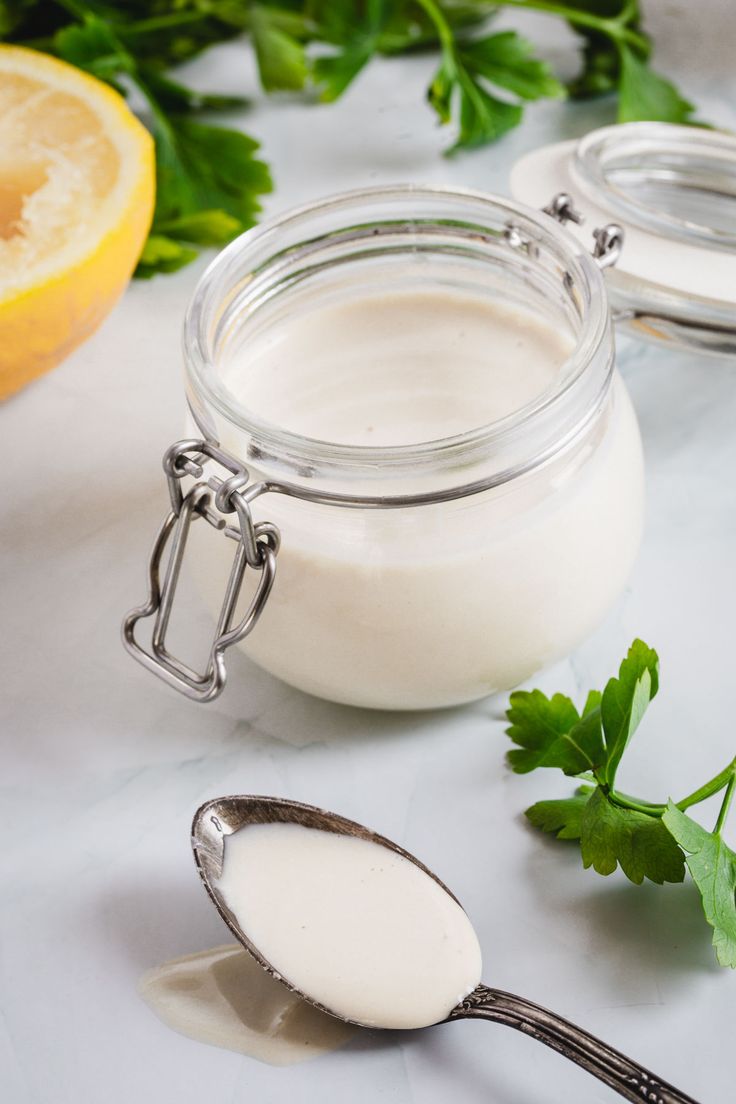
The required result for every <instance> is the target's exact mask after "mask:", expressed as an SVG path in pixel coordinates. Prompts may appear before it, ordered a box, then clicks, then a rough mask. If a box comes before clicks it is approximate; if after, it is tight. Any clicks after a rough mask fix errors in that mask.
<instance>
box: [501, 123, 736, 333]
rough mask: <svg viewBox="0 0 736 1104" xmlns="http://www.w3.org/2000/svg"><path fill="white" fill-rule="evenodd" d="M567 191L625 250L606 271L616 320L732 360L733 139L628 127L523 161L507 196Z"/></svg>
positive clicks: (542, 198) (539, 197)
mask: <svg viewBox="0 0 736 1104" xmlns="http://www.w3.org/2000/svg"><path fill="white" fill-rule="evenodd" d="M560 191H562V192H567V193H569V194H570V195H571V196H572V197H573V200H574V202H575V205H576V207H577V208H578V209H579V211H580V213H581V214H582V216H583V217H584V220H585V229H584V230H583V231H581V230H580V229H579V228H578V227H576V226H574V225H572V224H570V225H569V227H568V228H569V229H570V230H571V232H572V233H574V234H577V235H580V234H581V233H582V234H588V233H589V232H590V227H591V224H593V225H597V224H598V223H599V222H605V221H610V220H611V219H615V220H616V221H617V222H618V223H619V224H620V225H621V226H622V227H623V229H624V233H625V242H624V247H623V250H622V253H621V257H620V260H619V262H618V264H617V266H616V268H615V269H609V270H608V271H607V272H606V280H607V284H608V289H609V297H610V300H611V305H612V307H613V310H614V315H615V317H616V318H617V320H618V322H619V323H620V324H621V325H622V326H623V327H624V328H628V329H630V330H632V331H633V332H635V333H636V334H637V335H638V336H640V337H644V338H654V339H657V340H660V341H667V342H670V343H675V344H678V345H682V346H685V347H690V348H696V349H699V350H702V351H707V352H714V353H722V354H724V353H725V354H736V137H734V136H732V135H730V134H726V133H722V132H719V131H712V130H701V129H696V128H693V127H681V126H674V125H671V124H668V123H626V124H621V125H618V126H611V127H604V128H603V129H601V130H596V131H593V132H592V133H590V134H588V135H586V136H584V137H583V138H581V139H580V140H578V141H572V142H569V141H568V142H561V143H557V144H555V145H552V146H546V147H543V148H542V149H539V150H535V151H534V152H532V153H530V154H527V155H526V156H525V157H523V158H522V159H521V160H520V161H519V162H517V164H516V165H515V166H514V168H513V170H512V174H511V192H512V194H513V195H514V196H515V198H517V199H520V200H522V201H523V202H526V203H529V204H531V205H534V206H540V205H543V204H544V203H545V202H546V201H547V200H548V198H549V196H550V195H551V194H553V193H555V192H560Z"/></svg>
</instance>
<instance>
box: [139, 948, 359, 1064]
mask: <svg viewBox="0 0 736 1104" xmlns="http://www.w3.org/2000/svg"><path fill="white" fill-rule="evenodd" d="M139 992H140V995H141V996H142V997H143V1000H144V1001H145V1002H146V1004H147V1005H148V1006H149V1008H150V1009H151V1010H152V1011H153V1012H154V1013H155V1014H156V1015H157V1016H158V1018H159V1019H160V1020H161V1021H162V1022H163V1023H165V1024H166V1025H167V1027H170V1028H172V1030H174V1031H178V1032H179V1034H181V1035H187V1036H188V1037H189V1038H190V1039H196V1040H197V1041H198V1042H201V1043H209V1044H210V1045H211V1046H218V1047H223V1048H224V1049H225V1050H234V1051H237V1052H238V1053H240V1054H247V1055H249V1057H251V1058H256V1059H258V1061H259V1062H266V1063H268V1064H269V1065H272V1066H286V1065H292V1064H293V1063H295V1062H304V1061H306V1060H308V1059H309V1058H316V1057H317V1056H318V1055H320V1054H326V1053H327V1052H328V1051H331V1050H336V1049H337V1048H338V1047H341V1046H344V1044H345V1043H347V1042H348V1040H349V1039H351V1038H352V1036H353V1035H354V1034H355V1032H356V1030H357V1028H355V1027H352V1026H351V1025H350V1024H346V1023H343V1021H342V1020H336V1019H335V1018H334V1016H328V1015H327V1014H326V1013H324V1012H320V1011H319V1009H317V1008H314V1007H313V1005H311V1004H307V1002H306V1001H303V1000H301V999H300V998H299V997H297V996H296V995H295V994H294V993H290V992H289V990H288V989H287V988H286V987H285V986H283V985H282V984H281V983H280V982H278V981H275V980H274V978H272V977H271V976H270V974H267V973H266V971H265V970H263V969H262V968H261V967H260V966H259V964H258V963H257V962H256V960H255V959H254V958H253V957H252V956H251V955H250V954H248V952H247V951H245V950H243V948H242V947H240V946H237V945H235V946H233V945H230V946H226V947H215V948H213V949H212V950H209V951H201V952H200V953H199V954H193V955H186V956H185V957H184V958H175V959H173V961H171V962H165V963H164V964H163V965H162V966H157V967H156V968H155V969H153V970H149V971H148V973H147V974H145V975H144V977H143V978H141V981H140V984H139Z"/></svg>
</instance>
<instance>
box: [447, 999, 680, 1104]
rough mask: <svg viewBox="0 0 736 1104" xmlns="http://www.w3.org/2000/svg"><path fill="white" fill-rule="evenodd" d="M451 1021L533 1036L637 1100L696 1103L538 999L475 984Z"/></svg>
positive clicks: (452, 1013)
mask: <svg viewBox="0 0 736 1104" xmlns="http://www.w3.org/2000/svg"><path fill="white" fill-rule="evenodd" d="M447 1019H448V1021H450V1020H466V1019H471V1020H473V1019H479V1020H493V1021H494V1022H496V1023H503V1024H507V1026H508V1027H515V1028H516V1029H517V1031H523V1032H524V1034H525V1035H531V1037H532V1038H533V1039H538V1040H539V1042H540V1043H544V1044H545V1045H546V1046H548V1047H552V1049H553V1050H556V1051H558V1052H559V1053H560V1054H562V1055H564V1056H565V1058H569V1059H570V1061H571V1062H576V1063H577V1064H578V1065H579V1066H582V1067H583V1069H586V1070H587V1071H588V1073H592V1074H593V1076H594V1077H597V1078H599V1079H600V1080H601V1081H603V1082H605V1084H606V1085H609V1086H610V1087H611V1088H612V1089H614V1090H615V1091H616V1092H617V1093H619V1095H620V1096H623V1097H625V1098H626V1100H631V1101H635V1102H637V1104H641V1102H642V1101H646V1102H647V1104H698V1102H697V1101H696V1100H694V1099H693V1097H691V1096H687V1095H686V1093H684V1092H680V1090H679V1089H676V1088H674V1087H673V1086H672V1085H669V1084H667V1082H666V1081H662V1080H661V1078H659V1077H655V1076H654V1074H653V1073H650V1072H649V1070H647V1069H644V1067H643V1066H640V1065H639V1064H638V1062H633V1061H632V1060H631V1059H630V1058H627V1057H626V1055H624V1054H621V1053H620V1052H619V1051H618V1050H614V1049H613V1047H610V1046H608V1044H607V1043H603V1042H601V1040H600V1039H596V1038H595V1036H594V1035H590V1034H589V1033H588V1032H587V1031H583V1030H582V1028H580V1027H576V1026H575V1024H572V1023H570V1022H569V1021H568V1020H563V1018H562V1016H557V1015H556V1014H555V1013H554V1012H548V1011H547V1009H546V1008H540V1006H539V1005H538V1004H532V1002H531V1001H528V1000H524V998H523V997H515V996H514V995H513V994H512V993H504V992H502V991H501V990H500V989H489V988H488V986H486V985H479V986H478V987H477V988H476V989H474V990H473V992H472V993H470V994H469V995H468V996H467V997H466V998H465V1000H464V1001H462V1002H461V1003H460V1004H459V1005H458V1006H457V1008H453V1010H452V1012H451V1013H450V1015H449V1016H448V1017H447Z"/></svg>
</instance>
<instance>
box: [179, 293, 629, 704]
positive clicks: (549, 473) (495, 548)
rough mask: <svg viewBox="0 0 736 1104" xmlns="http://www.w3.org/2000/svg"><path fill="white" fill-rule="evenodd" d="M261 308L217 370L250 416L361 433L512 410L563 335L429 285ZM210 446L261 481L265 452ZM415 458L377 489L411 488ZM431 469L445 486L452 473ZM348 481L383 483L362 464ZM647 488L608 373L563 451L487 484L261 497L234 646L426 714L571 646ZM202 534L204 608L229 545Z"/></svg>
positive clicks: (552, 382) (399, 432)
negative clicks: (596, 407) (343, 497)
mask: <svg viewBox="0 0 736 1104" xmlns="http://www.w3.org/2000/svg"><path fill="white" fill-rule="evenodd" d="M274 309H275V308H274ZM257 318H258V313H257V312H256V315H255V320H254V323H253V333H252V334H251V335H250V336H249V337H248V339H247V341H245V340H244V341H243V343H242V345H239V346H238V347H237V348H235V349H234V350H233V351H232V354H231V359H230V360H227V359H226V360H225V361H224V362H223V363H222V364H221V365H220V367H219V371H220V372H221V375H222V380H223V382H224V383H225V384H226V385H227V386H229V388H230V389H231V390H232V392H233V393H234V394H236V395H237V397H238V398H239V400H240V401H241V402H242V403H244V404H245V405H246V406H248V407H249V408H251V409H252V411H253V413H254V414H255V415H257V416H258V417H259V418H261V419H263V420H270V421H271V422H273V423H275V424H278V425H279V426H281V427H286V428H287V429H291V430H292V431H295V432H299V433H301V434H310V435H312V436H315V437H318V438H323V439H328V440H330V441H332V442H342V443H343V444H346V443H347V444H352V445H359V446H377V445H387V444H388V445H397V444H411V443H416V442H420V441H437V440H438V439H442V438H444V437H447V436H448V435H450V434H456V433H459V432H463V431H470V430H472V429H473V428H476V427H479V426H482V425H484V424H488V423H489V422H490V423H493V422H495V421H496V420H498V419H499V418H503V417H505V416H507V415H509V414H512V413H513V412H515V411H518V410H520V409H522V408H524V407H525V406H527V405H528V404H530V403H533V402H534V401H535V400H539V399H540V397H541V396H544V395H547V394H552V393H553V392H554V391H555V389H556V388H559V386H560V383H561V380H562V378H563V373H564V366H565V361H566V358H567V355H568V353H569V351H570V349H571V346H572V342H573V338H572V336H571V335H570V334H569V333H568V332H567V331H566V330H564V329H561V327H560V326H559V325H558V326H555V325H553V324H552V323H551V322H550V321H547V320H546V319H544V318H543V317H541V316H540V315H538V314H536V315H534V314H532V313H531V311H529V312H526V311H524V310H523V309H522V308H521V307H513V308H512V307H511V306H509V305H498V304H497V303H494V301H493V298H492V297H491V296H488V297H486V298H484V297H483V296H482V295H481V294H480V293H478V292H476V293H471V292H470V291H450V290H445V291H439V290H437V289H436V288H434V289H433V288H432V287H431V283H430V285H429V288H428V290H427V291H425V292H420V291H412V292H404V291H397V292H396V293H395V294H393V295H391V296H390V297H389V296H388V295H383V296H381V295H378V294H377V293H376V292H375V291H374V292H373V293H372V294H370V295H369V294H366V295H363V296H362V297H356V296H353V297H352V298H351V297H350V296H349V295H347V293H346V297H345V298H343V299H342V300H339V299H338V300H337V301H332V300H330V299H329V298H328V300H327V301H326V302H323V301H322V300H321V299H320V297H319V294H316V295H313V296H312V298H311V299H310V300H309V304H308V309H304V305H303V304H302V307H301V308H299V309H296V310H294V312H293V313H289V312H287V310H286V309H285V308H281V314H279V315H278V317H277V318H276V319H275V320H274V318H270V319H267V320H266V321H265V322H264V323H262V324H258V323H257ZM259 325H260V328H259ZM221 440H222V444H223V446H224V447H225V448H226V449H229V450H230V451H231V452H233V453H234V454H236V455H239V456H240V457H242V458H244V459H245V460H246V463H247V465H248V468H249V470H250V472H251V475H252V477H253V479H254V480H257V479H261V478H268V476H269V475H270V474H271V473H270V470H269V468H268V461H267V459H266V460H265V461H264V462H263V468H262V470H261V469H259V466H258V465H259V461H258V459H257V458H255V459H250V460H249V459H247V455H248V454H247V440H246V439H245V438H244V436H243V435H242V434H241V431H239V430H238V429H237V428H236V427H235V426H234V424H232V423H227V424H224V425H223V427H222V436H221ZM365 453H366V455H365V471H366V473H368V474H369V475H372V468H371V456H370V450H369V449H368V448H366V450H365ZM413 470H414V469H411V470H410V471H408V472H407V473H406V475H404V474H403V473H401V474H399V475H396V476H395V477H394V478H393V479H392V480H391V483H390V488H389V487H388V486H387V484H386V483H379V492H378V493H389V492H390V493H391V494H392V495H397V494H406V493H411V492H412V491H414V490H415V489H416V484H415V483H413V482H412V479H413V474H412V472H413ZM442 478H443V479H445V480H447V479H454V481H455V485H456V484H457V482H458V480H459V481H460V482H462V480H463V471H462V470H458V471H455V472H451V473H448V472H447V471H444V472H443V473H442ZM315 482H316V483H317V484H319V477H317V479H316V480H315ZM442 485H443V484H442V482H441V480H439V481H438V483H437V484H436V486H438V487H441V486H442ZM450 485H453V484H450ZM347 486H348V489H350V488H351V487H352V491H351V493H358V494H360V493H361V491H362V492H363V493H374V494H375V493H376V486H375V483H374V484H370V482H369V480H368V478H367V477H366V481H365V483H364V484H360V483H359V484H358V485H357V486H355V485H352V484H347ZM425 489H426V488H425ZM643 490H644V484H643V460H642V450H641V441H640V437H639V431H638V427H637V423H636V417H635V415H634V412H633V409H632V406H631V403H630V400H629V397H628V394H627V392H626V389H625V387H624V385H623V383H622V381H621V380H620V378H619V377H618V375H615V376H614V381H613V386H612V388H611V390H610V392H609V395H608V397H607V399H606V401H605V405H604V407H603V409H602V411H601V412H600V413H599V414H598V416H597V420H596V419H595V418H594V419H593V421H592V423H591V428H590V429H589V431H588V432H587V433H586V434H584V435H583V436H582V437H581V439H580V440H579V441H578V442H577V444H576V445H575V447H573V448H571V449H569V450H567V451H565V452H563V453H562V454H561V455H560V456H559V457H555V458H553V459H552V460H550V461H548V462H546V463H544V464H542V465H540V466H539V467H538V468H536V469H534V470H533V471H531V472H529V473H527V474H525V475H522V476H519V477H515V478H513V479H511V480H509V481H508V482H506V483H504V484H503V485H502V486H499V487H496V488H494V489H491V490H488V491H485V492H483V493H482V494H475V495H469V496H467V497H464V498H461V499H457V500H454V501H449V502H438V503H436V504H431V505H426V506H420V507H417V506H414V507H410V508H406V509H399V510H397V509H391V510H366V509H341V508H339V507H336V506H329V505H319V504H315V503H313V502H304V501H300V500H298V499H295V498H286V497H284V496H283V495H279V494H266V495H264V496H263V497H261V498H259V499H257V500H256V501H255V503H254V505H253V513H254V517H255V518H256V519H257V520H261V519H262V520H267V521H271V522H273V523H274V524H276V525H277V526H278V527H279V529H280V531H281V536H282V543H281V550H280V552H279V556H278V569H277V577H276V582H275V585H274V588H273V591H272V593H271V595H270V597H269V599H268V602H267V604H266V607H265V609H264V612H263V614H262V616H261V618H260V620H259V622H258V624H257V626H256V628H255V630H254V631H253V632H252V633H251V635H250V636H248V638H247V639H246V640H245V641H244V642H243V644H242V647H243V648H244V650H245V651H246V652H247V654H248V655H249V656H251V657H252V658H253V659H254V660H255V661H256V662H257V663H258V664H259V665H260V666H262V667H264V668H265V669H266V670H267V671H270V672H272V673H273V674H275V675H277V676H278V677H280V678H282V679H284V680H285V681H286V682H289V683H291V684H292V685H294V686H296V687H298V688H300V689H302V690H305V691H307V692H308V693H311V694H315V695H317V696H320V697H324V698H328V699H332V700H334V701H339V702H344V703H347V704H350V705H358V706H368V707H373V708H381V709H427V708H436V707H439V706H448V705H455V704H459V703H462V702H466V701H471V700H473V699H476V698H481V697H484V696H485V695H487V694H490V693H494V692H497V691H500V690H506V689H509V688H511V687H513V686H515V685H518V684H519V683H520V682H523V681H524V680H525V679H527V678H529V677H531V676H532V675H533V674H535V673H536V672H537V671H539V670H540V669H541V668H542V667H545V666H546V665H548V664H550V663H552V662H554V661H556V660H557V659H559V658H561V657H562V656H565V655H567V654H569V652H570V651H572V650H573V648H575V647H576V646H577V645H578V644H579V643H580V642H581V641H582V640H583V639H584V638H585V637H586V636H587V635H588V634H589V633H590V632H591V631H592V630H593V629H594V628H596V627H597V625H598V624H599V622H600V621H601V619H602V618H603V616H604V615H605V613H606V612H607V611H608V610H609V608H610V607H611V605H612V603H613V602H614V600H615V599H616V598H617V597H618V596H619V595H620V593H621V591H622V590H623V587H624V586H625V583H626V580H627V578H628V576H629V573H630V570H631V567H632V564H633V561H634V558H635V555H636V552H637V550H638V547H639V542H640V537H641V529H642V520H643V506H644V495H643ZM207 529H209V527H208V526H198V525H195V526H193V528H192V535H191V538H190V539H191V541H192V545H193V546H194V547H193V548H192V552H191V555H190V557H189V562H190V563H191V564H192V569H193V571H194V572H195V573H196V574H197V576H198V578H199V585H200V588H201V590H202V591H203V592H204V594H205V595H206V597H207V601H208V604H209V605H210V607H211V608H212V610H213V612H215V613H216V612H217V611H219V608H220V605H221V602H222V595H223V593H224V590H225V585H226V579H227V572H228V571H229V565H230V563H231V560H232V554H233V549H232V544H231V542H230V541H227V540H223V539H222V538H221V537H219V536H218V535H217V534H213V533H212V532H205V530H207ZM254 574H255V573H250V576H251V577H250V581H249V583H248V585H249V586H251V587H252V586H253V585H254Z"/></svg>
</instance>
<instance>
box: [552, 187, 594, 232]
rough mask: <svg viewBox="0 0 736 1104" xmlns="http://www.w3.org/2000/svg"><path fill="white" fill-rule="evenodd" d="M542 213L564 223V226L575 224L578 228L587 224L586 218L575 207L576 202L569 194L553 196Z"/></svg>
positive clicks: (559, 193)
mask: <svg viewBox="0 0 736 1104" xmlns="http://www.w3.org/2000/svg"><path fill="white" fill-rule="evenodd" d="M542 212H543V214H545V215H549V216H550V218H553V219H555V220H556V221H557V222H560V223H562V225H563V226H564V225H565V223H566V222H575V223H577V224H578V226H582V224H583V223H584V222H585V218H584V216H583V215H581V213H580V211H578V210H577V208H576V207H575V200H574V199H573V198H572V196H571V195H568V194H567V192H558V193H557V195H555V196H552V199H551V200H550V201H549V203H548V204H547V206H546V207H543V208H542Z"/></svg>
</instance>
